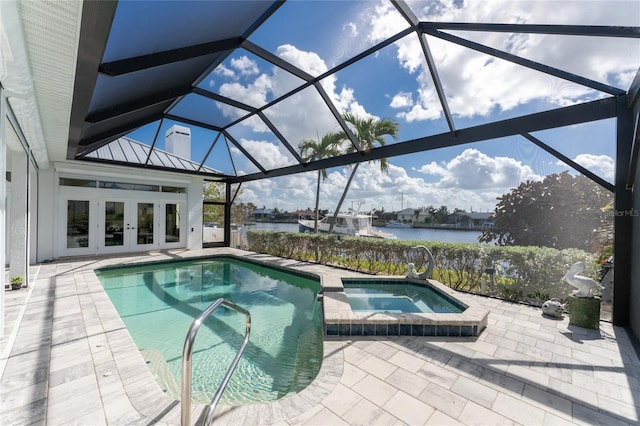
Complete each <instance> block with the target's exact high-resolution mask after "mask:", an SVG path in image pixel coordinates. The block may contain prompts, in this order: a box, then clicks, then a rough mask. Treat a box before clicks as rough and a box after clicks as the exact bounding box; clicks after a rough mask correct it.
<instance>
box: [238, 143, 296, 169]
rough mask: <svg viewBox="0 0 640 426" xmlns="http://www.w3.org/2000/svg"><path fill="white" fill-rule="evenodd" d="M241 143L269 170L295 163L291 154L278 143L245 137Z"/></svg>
mask: <svg viewBox="0 0 640 426" xmlns="http://www.w3.org/2000/svg"><path fill="white" fill-rule="evenodd" d="M240 145H242V147H243V148H244V149H246V150H247V152H248V153H249V154H250V155H251V156H252V157H253V158H254V159H255V160H256V161H257V162H258V163H259V164H261V165H262V166H263V167H264V168H265V169H267V170H271V169H276V168H279V167H285V166H288V165H291V164H292V163H293V159H292V158H291V154H290V153H289V152H286V151H285V150H284V149H281V148H280V147H279V146H278V145H276V144H273V143H269V142H265V141H255V140H246V139H243V140H241V141H240Z"/></svg>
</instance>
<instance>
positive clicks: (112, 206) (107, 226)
mask: <svg viewBox="0 0 640 426" xmlns="http://www.w3.org/2000/svg"><path fill="white" fill-rule="evenodd" d="M124 220H125V203H124V202H123V201H106V202H105V203H104V246H105V247H114V246H115V247H121V246H124V245H125V231H126V229H125V222H124ZM128 225H129V224H128V223H127V226H126V228H127V229H128V228H129V226H128Z"/></svg>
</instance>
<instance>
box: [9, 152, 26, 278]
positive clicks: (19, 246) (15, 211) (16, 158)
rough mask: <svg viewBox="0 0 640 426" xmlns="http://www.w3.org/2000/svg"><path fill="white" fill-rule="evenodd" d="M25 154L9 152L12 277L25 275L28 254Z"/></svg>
mask: <svg viewBox="0 0 640 426" xmlns="http://www.w3.org/2000/svg"><path fill="white" fill-rule="evenodd" d="M27 180H28V166H27V155H26V154H25V153H24V152H20V151H12V152H11V203H10V204H11V215H10V229H9V230H8V232H9V233H10V234H11V237H10V238H11V254H10V256H11V260H10V271H11V272H10V275H11V276H12V277H14V276H17V275H22V276H23V277H25V276H26V275H27V265H29V256H28V253H27V227H28V221H27Z"/></svg>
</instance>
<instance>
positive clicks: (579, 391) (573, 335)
mask: <svg viewBox="0 0 640 426" xmlns="http://www.w3.org/2000/svg"><path fill="white" fill-rule="evenodd" d="M224 253H230V254H238V255H243V256H247V257H250V258H253V259H260V260H264V261H272V262H275V263H277V264H279V265H281V266H289V267H296V268H301V269H304V270H307V271H309V272H315V273H322V274H323V275H324V276H325V277H326V278H325V279H326V281H327V282H331V281H332V280H335V279H336V276H340V275H345V274H347V275H352V276H357V275H358V274H356V273H350V272H348V271H344V270H339V269H333V268H329V267H325V266H321V265H314V264H305V263H303V262H297V261H292V260H287V259H279V258H272V257H270V256H266V255H258V254H255V253H248V252H242V251H239V250H234V249H209V250H192V251H186V250H182V251H180V250H178V251H169V252H158V253H145V254H140V255H134V256H122V257H102V258H91V259H86V258H82V259H80V258H79V259H61V260H58V261H57V262H54V263H49V264H43V265H39V267H37V268H36V280H35V282H34V283H33V285H32V286H31V287H30V288H29V289H22V290H20V291H19V293H20V294H18V292H12V291H7V292H6V293H5V295H6V310H7V318H6V319H5V321H6V329H7V330H9V329H10V328H11V326H12V325H13V324H14V323H15V322H16V319H18V317H19V316H20V313H22V315H21V321H20V327H19V329H18V331H17V334H16V335H15V339H13V341H11V340H12V339H10V336H11V333H10V332H5V336H4V337H3V339H2V341H1V342H0V345H1V346H0V350H2V356H3V358H2V359H0V366H2V367H4V368H3V371H2V382H1V387H0V418H2V424H3V425H27V424H34V425H43V424H46V425H68V424H80V425H84V424H86V425H101V424H109V425H129V424H179V422H180V404H179V403H178V402H177V401H174V400H172V399H171V398H169V397H168V396H166V395H165V394H164V393H163V392H162V391H161V390H160V388H159V387H158V385H157V384H156V383H155V381H154V380H153V378H152V377H151V374H150V373H149V371H148V370H147V369H146V367H145V366H144V361H143V360H142V357H141V356H140V354H139V352H138V350H137V348H136V347H135V345H134V344H133V342H132V341H131V338H130V337H129V334H128V333H127V331H126V329H125V328H124V326H123V324H122V322H121V320H120V318H119V317H118V315H117V313H116V312H115V309H114V308H113V306H112V305H111V303H110V301H109V299H108V297H107V296H106V294H105V293H104V291H103V290H102V288H101V285H100V283H99V282H98V281H97V278H96V277H95V274H93V272H92V270H93V269H94V268H96V267H100V266H106V265H109V264H118V263H123V262H127V263H130V262H139V261H149V260H164V259H179V258H188V257H194V256H204V255H211V254H224ZM13 293H16V294H13ZM459 298H460V299H461V300H463V301H464V302H466V303H472V304H475V305H481V306H483V307H485V308H488V309H489V310H490V311H491V313H490V314H489V321H488V326H487V328H486V329H485V330H484V331H483V332H482V333H481V334H480V336H478V337H477V338H472V337H461V338H451V337H409V336H389V337H375V338H374V337H356V336H340V337H339V336H336V337H327V336H325V343H324V356H325V360H324V363H323V366H322V369H321V371H320V373H319V375H318V377H317V378H316V380H315V381H314V383H313V384H312V385H311V386H309V387H308V388H307V389H305V390H304V391H302V392H300V393H299V394H298V395H296V396H293V397H290V398H285V399H282V400H279V401H277V402H274V403H271V404H263V405H252V406H242V407H224V406H220V407H219V408H218V410H217V413H218V414H217V419H216V420H217V421H218V423H219V424H228V425H240V424H242V425H245V424H252V425H258V424H262V425H267V424H275V425H342V424H363V425H364V424H366V425H373V424H380V425H403V424H407V425H422V424H426V425H431V424H433V425H449V424H451V425H454V424H468V425H497V424H507V425H518V424H522V425H541V424H550V425H565V424H567V425H570V424H605V425H632V424H639V423H640V360H639V359H638V356H637V354H636V352H635V351H634V348H633V345H632V343H631V340H630V338H629V336H628V335H627V332H626V330H625V329H623V328H620V327H614V326H612V325H611V324H610V323H605V322H602V323H601V326H600V330H587V329H583V328H580V327H575V326H573V325H570V324H569V321H568V318H564V319H561V320H555V319H550V318H545V317H542V315H541V311H540V310H539V309H537V308H534V307H529V306H525V305H520V304H514V303H509V302H505V301H501V300H497V299H491V298H485V297H480V296H473V295H467V294H460V295H459ZM25 302H27V303H26V304H25ZM8 345H10V349H11V351H10V353H7V352H8V351H7V350H6V348H7V347H9V346H8ZM201 412H202V406H194V407H193V409H192V420H193V421H195V420H197V419H198V417H199V416H200V415H201Z"/></svg>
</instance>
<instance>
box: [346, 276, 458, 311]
mask: <svg viewBox="0 0 640 426" xmlns="http://www.w3.org/2000/svg"><path fill="white" fill-rule="evenodd" d="M344 292H345V294H346V295H347V299H348V301H349V305H350V306H351V310H352V311H354V312H392V313H419V312H421V313H461V312H464V310H465V307H464V306H462V305H460V304H459V303H456V302H455V301H454V300H452V299H450V298H448V297H446V295H444V294H442V293H440V292H439V291H436V290H434V289H433V288H431V287H428V286H422V285H416V284H412V283H397V284H373V283H367V284H362V283H358V284H356V283H346V282H345V283H344Z"/></svg>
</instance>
